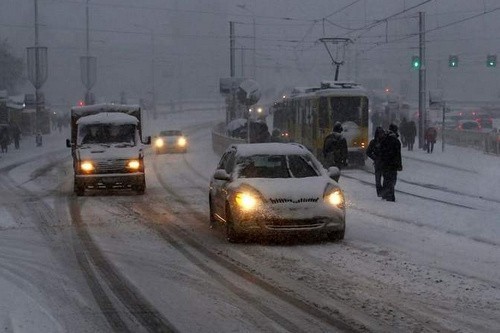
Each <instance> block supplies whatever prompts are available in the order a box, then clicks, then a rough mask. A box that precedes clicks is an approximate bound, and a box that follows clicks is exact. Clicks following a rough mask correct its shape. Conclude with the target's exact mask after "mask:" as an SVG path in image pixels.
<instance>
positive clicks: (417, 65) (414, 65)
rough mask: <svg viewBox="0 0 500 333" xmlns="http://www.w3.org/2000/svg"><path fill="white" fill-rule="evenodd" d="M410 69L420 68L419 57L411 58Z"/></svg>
mask: <svg viewBox="0 0 500 333" xmlns="http://www.w3.org/2000/svg"><path fill="white" fill-rule="evenodd" d="M411 68H413V69H419V68H420V57H419V56H413V57H411Z"/></svg>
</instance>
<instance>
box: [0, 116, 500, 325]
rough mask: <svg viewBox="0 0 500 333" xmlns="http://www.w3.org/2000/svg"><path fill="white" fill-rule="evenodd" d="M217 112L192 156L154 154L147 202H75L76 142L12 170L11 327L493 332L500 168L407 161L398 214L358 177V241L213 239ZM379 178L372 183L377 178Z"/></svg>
mask: <svg viewBox="0 0 500 333" xmlns="http://www.w3.org/2000/svg"><path fill="white" fill-rule="evenodd" d="M222 117H223V114H222V113H220V112H217V113H215V112H207V111H197V112H185V113H184V114H180V113H179V114H172V115H168V118H166V119H163V118H160V119H159V120H157V121H155V122H154V123H153V122H152V123H151V125H150V126H151V131H152V132H154V131H156V130H160V129H167V128H168V129H177V128H179V129H183V130H184V131H185V132H187V133H188V140H189V142H190V148H189V151H188V153H187V154H185V155H184V154H171V155H153V154H148V156H147V161H146V163H147V170H146V172H147V190H146V194H145V195H144V196H136V195H133V194H127V193H121V192H116V193H114V194H115V195H103V194H100V193H90V195H87V196H85V197H76V196H74V194H73V191H72V179H73V175H72V169H71V159H70V153H69V150H65V148H64V138H65V133H62V134H60V133H54V134H53V135H51V136H49V137H47V138H46V140H45V143H44V147H42V148H39V149H36V148H34V147H31V146H30V145H28V142H23V143H22V144H23V146H22V147H21V148H22V149H21V151H19V152H9V153H8V154H7V155H3V156H2V158H0V192H1V197H0V297H1V301H0V308H1V309H2V311H1V312H0V313H1V317H0V322H1V324H2V325H3V327H5V329H4V330H5V331H7V332H14V331H15V332H40V331H44V332H54V331H55V332H58V331H60V332H69V331H72V332H98V331H102V332H106V331H110V330H114V331H133V332H140V331H179V332H230V331H238V332H257V331H258V332H289V331H291V332H331V331H369V332H372V331H375V332H387V331H394V332H410V331H418V332H433V331H440V332H444V331H459V332H496V331H498V328H499V327H500V310H499V306H498V304H500V241H499V240H498V239H499V237H498V236H499V235H500V222H499V221H500V220H499V218H498V216H499V215H500V214H499V213H500V205H499V203H500V191H499V190H498V189H499V188H500V186H499V185H500V173H499V172H498V167H499V166H500V160H499V159H498V157H494V156H487V155H484V154H482V153H481V152H477V151H474V150H469V149H464V148H457V147H451V146H450V147H449V146H447V147H446V153H441V152H440V151H439V149H438V151H435V152H434V153H433V154H426V153H424V152H422V151H419V150H415V151H413V152H406V151H404V152H403V154H404V160H403V164H404V171H403V172H402V173H400V174H399V177H400V178H399V180H398V183H397V185H396V189H397V190H398V191H399V192H397V193H396V200H397V201H396V202H395V203H391V202H385V201H381V200H380V198H377V197H376V195H375V189H374V186H373V185H372V184H373V175H371V174H370V173H369V171H370V168H369V167H368V168H367V169H366V170H365V171H363V170H345V172H344V176H343V177H341V180H340V184H341V186H342V187H343V188H344V190H345V191H346V195H347V198H348V204H349V206H348V211H347V214H348V215H347V232H346V237H345V240H344V241H342V242H338V243H331V242H326V241H324V240H316V239H307V240H303V241H302V240H294V241H290V240H288V241H285V242H283V241H270V240H262V241H257V242H255V243H249V244H229V243H227V242H226V241H225V239H224V236H223V233H222V231H221V230H220V228H216V229H214V230H212V229H209V227H208V202H207V196H208V179H209V177H210V174H211V173H212V172H213V170H214V168H215V166H216V164H217V162H218V156H217V155H215V153H213V151H212V149H211V141H210V140H211V136H210V129H211V127H212V126H213V125H214V124H215V123H216V122H217V121H219V120H220V119H222ZM367 171H368V172H367Z"/></svg>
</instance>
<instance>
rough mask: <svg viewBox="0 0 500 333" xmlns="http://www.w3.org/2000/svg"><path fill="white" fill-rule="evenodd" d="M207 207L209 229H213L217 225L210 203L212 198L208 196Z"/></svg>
mask: <svg viewBox="0 0 500 333" xmlns="http://www.w3.org/2000/svg"><path fill="white" fill-rule="evenodd" d="M208 206H209V210H210V213H209V214H210V217H209V218H210V228H214V227H215V226H216V224H217V219H216V218H215V214H214V208H213V203H212V196H210V195H209V196H208Z"/></svg>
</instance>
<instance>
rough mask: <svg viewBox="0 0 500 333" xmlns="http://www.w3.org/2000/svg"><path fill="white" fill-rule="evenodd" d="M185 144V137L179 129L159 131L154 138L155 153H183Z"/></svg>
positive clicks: (185, 147) (185, 149)
mask: <svg viewBox="0 0 500 333" xmlns="http://www.w3.org/2000/svg"><path fill="white" fill-rule="evenodd" d="M187 146H188V142H187V138H186V136H185V135H184V134H183V133H182V131H180V130H167V131H161V132H160V133H159V134H158V135H157V136H156V137H155V139H154V150H155V153H156V154H164V153H168V152H174V153H185V152H186V151H187Z"/></svg>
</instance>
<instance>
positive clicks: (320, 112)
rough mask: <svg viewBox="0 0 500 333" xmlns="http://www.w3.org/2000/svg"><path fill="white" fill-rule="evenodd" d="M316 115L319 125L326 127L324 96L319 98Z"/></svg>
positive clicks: (326, 103) (326, 111) (326, 107)
mask: <svg viewBox="0 0 500 333" xmlns="http://www.w3.org/2000/svg"><path fill="white" fill-rule="evenodd" d="M318 115H319V117H318V125H319V127H321V128H325V127H328V100H327V99H326V97H320V98H319V105H318Z"/></svg>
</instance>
